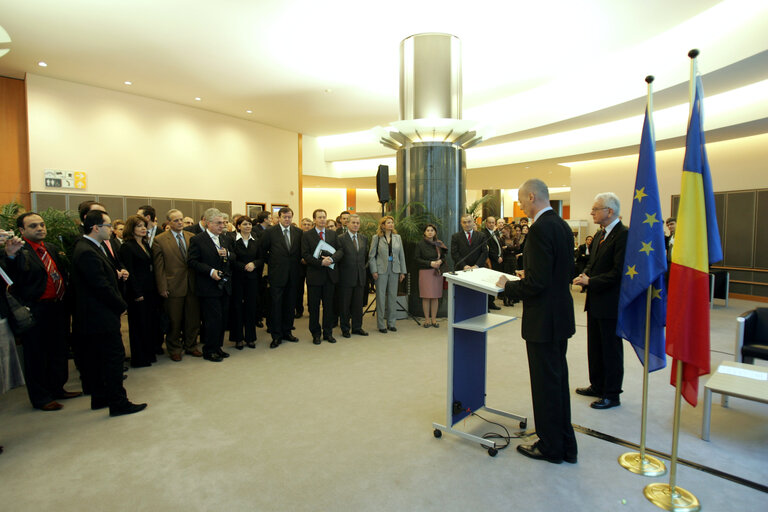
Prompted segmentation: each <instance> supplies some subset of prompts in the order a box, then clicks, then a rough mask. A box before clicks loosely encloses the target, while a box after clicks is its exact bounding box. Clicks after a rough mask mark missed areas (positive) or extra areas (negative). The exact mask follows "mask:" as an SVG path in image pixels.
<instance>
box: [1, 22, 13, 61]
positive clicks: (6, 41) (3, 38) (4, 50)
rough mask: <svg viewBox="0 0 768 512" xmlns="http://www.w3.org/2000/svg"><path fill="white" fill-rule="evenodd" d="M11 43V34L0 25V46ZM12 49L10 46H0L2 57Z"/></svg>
mask: <svg viewBox="0 0 768 512" xmlns="http://www.w3.org/2000/svg"><path fill="white" fill-rule="evenodd" d="M10 44H11V36H9V35H8V32H6V31H5V29H4V28H3V27H0V46H6V45H10ZM9 51H11V49H10V48H0V57H2V56H3V55H5V54H6V53H8V52H9Z"/></svg>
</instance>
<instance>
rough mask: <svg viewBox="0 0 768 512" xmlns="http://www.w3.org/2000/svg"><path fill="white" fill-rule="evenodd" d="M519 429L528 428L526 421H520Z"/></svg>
mask: <svg viewBox="0 0 768 512" xmlns="http://www.w3.org/2000/svg"><path fill="white" fill-rule="evenodd" d="M520 428H522V429H525V428H528V422H527V421H521V422H520Z"/></svg>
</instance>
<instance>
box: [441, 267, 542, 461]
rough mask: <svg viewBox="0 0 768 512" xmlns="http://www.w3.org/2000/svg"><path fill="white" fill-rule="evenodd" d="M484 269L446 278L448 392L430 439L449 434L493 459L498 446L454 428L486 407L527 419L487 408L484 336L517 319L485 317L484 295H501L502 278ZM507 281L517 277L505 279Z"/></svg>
mask: <svg viewBox="0 0 768 512" xmlns="http://www.w3.org/2000/svg"><path fill="white" fill-rule="evenodd" d="M501 275H502V273H501V272H496V271H495V270H491V269H488V268H477V269H473V270H465V271H459V272H456V273H450V274H444V276H445V278H446V280H447V281H448V324H449V325H448V387H447V393H446V412H445V416H446V419H445V425H441V424H439V423H433V424H432V426H433V427H434V429H435V430H434V436H435V437H437V438H440V437H442V433H443V432H446V433H448V434H453V435H456V436H459V437H461V438H463V439H466V440H468V441H475V442H477V443H480V444H481V445H482V446H484V447H486V448H488V454H489V455H490V456H491V457H494V456H496V454H497V453H498V450H497V449H496V443H495V442H493V441H491V440H488V439H483V438H482V437H479V436H476V435H473V434H470V433H468V432H464V431H462V430H458V429H456V428H454V426H455V425H456V424H457V423H458V422H460V421H461V420H463V419H464V418H466V417H467V416H469V415H470V414H471V413H473V412H477V411H479V410H480V409H484V410H486V411H488V412H491V413H494V414H498V415H500V416H505V417H507V418H511V419H514V420H517V421H519V422H520V428H521V429H524V428H526V426H527V424H528V419H527V418H525V417H523V416H518V415H516V414H512V413H509V412H505V411H500V410H497V409H492V408H490V407H487V406H486V404H485V388H486V363H487V333H488V331H490V330H491V329H493V328H495V327H499V326H501V325H504V324H506V323H509V322H512V321H513V320H516V319H517V318H516V317H513V316H505V315H495V314H492V313H488V297H487V296H488V295H494V296H495V295H496V294H498V293H499V292H501V291H502V289H501V288H499V287H498V286H496V283H497V282H498V280H499V276H501ZM507 278H508V279H517V277H512V276H509V275H507Z"/></svg>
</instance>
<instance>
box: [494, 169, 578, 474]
mask: <svg viewBox="0 0 768 512" xmlns="http://www.w3.org/2000/svg"><path fill="white" fill-rule="evenodd" d="M518 201H519V202H520V207H521V208H522V209H523V211H525V214H526V215H527V216H529V217H531V218H532V219H533V223H532V225H531V228H530V231H529V232H528V239H527V242H526V245H525V249H524V250H523V270H522V272H520V271H518V274H519V275H520V277H521V279H520V280H519V281H507V279H506V277H504V276H502V277H501V278H500V279H499V282H498V286H500V287H502V288H504V292H505V293H506V294H507V295H508V296H509V297H511V298H513V299H517V300H522V301H523V321H522V325H521V330H522V336H523V339H524V340H525V345H526V349H527V352H528V370H529V372H530V376H531V397H532V401H533V419H534V422H535V423H536V434H537V435H538V437H539V440H538V441H537V442H536V443H533V444H528V445H523V444H521V445H518V447H517V451H518V452H520V453H521V454H523V455H525V456H526V457H531V458H533V459H540V460H546V461H549V462H552V463H555V464H560V463H561V462H563V461H565V462H569V463H575V462H576V459H577V451H578V450H577V446H576V436H575V435H574V433H573V427H572V426H571V399H570V392H569V389H568V362H567V360H566V358H565V354H566V349H567V348H568V338H570V337H571V336H573V334H574V332H576V324H575V319H574V314H573V298H572V297H571V290H570V281H571V276H572V275H573V232H572V231H571V228H570V226H569V225H568V223H566V222H565V221H564V220H563V219H561V218H560V217H559V216H558V215H557V214H556V213H555V212H554V211H553V210H552V207H551V206H550V204H549V189H548V188H547V185H546V184H545V183H544V182H543V181H541V180H537V179H531V180H528V181H526V182H525V183H523V185H522V186H521V187H520V189H519V192H518Z"/></svg>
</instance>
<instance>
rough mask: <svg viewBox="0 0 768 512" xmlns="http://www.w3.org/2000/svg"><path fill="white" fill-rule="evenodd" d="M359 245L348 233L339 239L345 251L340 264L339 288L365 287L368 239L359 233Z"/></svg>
mask: <svg viewBox="0 0 768 512" xmlns="http://www.w3.org/2000/svg"><path fill="white" fill-rule="evenodd" d="M357 245H358V247H359V249H355V243H354V242H353V241H352V236H351V234H350V233H349V231H347V232H346V233H344V234H343V235H341V236H340V237H339V246H340V247H341V250H342V251H344V257H343V258H342V259H341V261H340V262H339V263H338V265H337V267H338V269H339V286H341V287H343V288H352V287H355V286H365V283H366V272H365V266H366V265H367V264H368V238H366V236H365V235H363V234H362V233H360V232H359V231H358V232H357Z"/></svg>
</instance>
